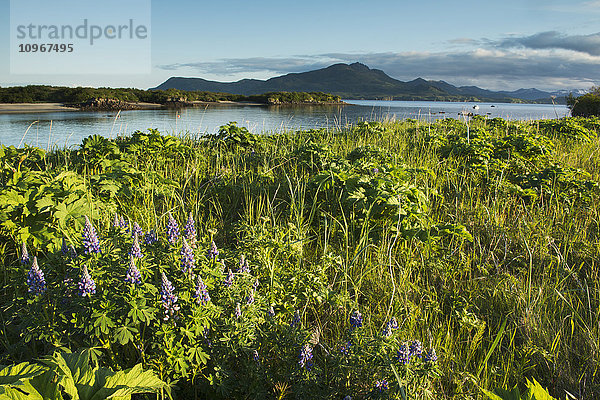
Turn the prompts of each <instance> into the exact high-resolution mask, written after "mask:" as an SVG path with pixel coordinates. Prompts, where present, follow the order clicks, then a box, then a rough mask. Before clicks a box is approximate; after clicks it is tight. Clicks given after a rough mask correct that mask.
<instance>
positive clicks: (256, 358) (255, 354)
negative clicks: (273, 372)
mask: <svg viewBox="0 0 600 400" xmlns="http://www.w3.org/2000/svg"><path fill="white" fill-rule="evenodd" d="M252 359H253V360H254V361H256V362H259V361H260V356H259V355H258V350H254V351H253V352H252Z"/></svg>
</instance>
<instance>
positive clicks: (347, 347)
mask: <svg viewBox="0 0 600 400" xmlns="http://www.w3.org/2000/svg"><path fill="white" fill-rule="evenodd" d="M351 346H352V341H350V340H348V341H347V342H346V344H344V345H343V346H341V347H340V353H342V354H343V355H345V356H347V355H349V354H350V347H351Z"/></svg>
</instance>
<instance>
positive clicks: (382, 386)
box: [375, 379, 390, 393]
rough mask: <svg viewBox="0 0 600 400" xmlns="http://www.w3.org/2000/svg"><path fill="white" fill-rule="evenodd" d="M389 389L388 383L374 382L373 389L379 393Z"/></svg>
mask: <svg viewBox="0 0 600 400" xmlns="http://www.w3.org/2000/svg"><path fill="white" fill-rule="evenodd" d="M389 388H390V386H389V384H388V382H387V381H386V380H385V379H382V380H380V381H375V389H378V390H379V392H380V393H381V392H383V391H384V390H388V389H389Z"/></svg>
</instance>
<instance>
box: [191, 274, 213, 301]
mask: <svg viewBox="0 0 600 400" xmlns="http://www.w3.org/2000/svg"><path fill="white" fill-rule="evenodd" d="M192 297H193V298H195V299H196V302H197V303H198V304H200V303H202V305H203V306H204V305H206V304H207V303H208V302H209V301H210V295H209V294H208V290H206V285H205V284H204V281H203V280H202V277H200V275H198V282H197V283H196V293H194V294H193V295H192Z"/></svg>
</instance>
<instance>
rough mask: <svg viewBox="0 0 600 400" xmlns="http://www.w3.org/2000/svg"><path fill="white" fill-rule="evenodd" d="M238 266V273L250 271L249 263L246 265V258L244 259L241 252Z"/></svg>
mask: <svg viewBox="0 0 600 400" xmlns="http://www.w3.org/2000/svg"><path fill="white" fill-rule="evenodd" d="M239 265H240V267H239V269H238V273H240V274H244V273H246V274H249V273H250V265H248V260H246V257H244V255H243V254H242V256H241V257H240V264H239Z"/></svg>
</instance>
